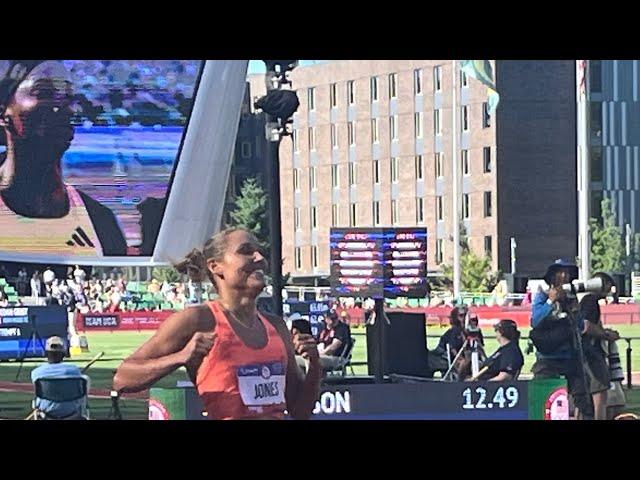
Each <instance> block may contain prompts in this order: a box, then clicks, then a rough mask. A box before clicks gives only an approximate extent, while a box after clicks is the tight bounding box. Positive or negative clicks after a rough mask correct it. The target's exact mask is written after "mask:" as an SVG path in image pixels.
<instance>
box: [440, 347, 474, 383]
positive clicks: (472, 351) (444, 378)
mask: <svg viewBox="0 0 640 480" xmlns="http://www.w3.org/2000/svg"><path fill="white" fill-rule="evenodd" d="M471 342H476V345H475V346H474V347H473V348H472V350H471V363H472V367H471V369H472V376H476V375H477V374H478V373H479V361H480V358H479V355H480V352H479V346H478V345H477V342H478V340H477V339H476V338H470V337H466V338H465V339H464V343H463V344H462V347H461V348H460V350H459V351H458V353H457V354H456V356H455V357H454V358H453V360H452V361H451V362H450V364H449V369H448V370H447V371H446V373H445V374H444V375H443V376H442V381H444V380H447V377H449V375H451V374H452V373H453V372H452V371H453V368H454V367H455V365H456V363H457V361H458V359H459V358H460V355H462V354H463V353H464V352H465V350H466V349H467V347H470V346H472V343H471ZM448 346H449V345H448V344H447V347H448ZM483 352H484V350H483ZM449 358H450V357H449V349H448V348H447V359H449ZM452 379H453V377H452Z"/></svg>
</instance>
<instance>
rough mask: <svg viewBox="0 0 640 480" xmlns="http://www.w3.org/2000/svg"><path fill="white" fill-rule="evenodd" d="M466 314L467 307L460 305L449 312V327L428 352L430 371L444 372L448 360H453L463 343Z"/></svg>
mask: <svg viewBox="0 0 640 480" xmlns="http://www.w3.org/2000/svg"><path fill="white" fill-rule="evenodd" d="M466 315H467V307H466V306H465V305H460V306H459V307H454V308H453V309H452V310H451V312H450V314H449V325H450V328H449V329H447V331H446V332H444V333H443V334H442V336H441V337H440V341H439V342H438V346H437V347H436V348H435V349H434V350H431V351H430V352H429V356H428V359H429V369H430V370H431V372H441V373H444V372H446V371H447V370H448V368H449V362H453V359H454V358H455V357H456V355H457V354H458V352H459V351H460V349H461V348H462V346H463V344H464V319H465V317H466ZM447 345H449V350H448V351H449V357H448V358H447Z"/></svg>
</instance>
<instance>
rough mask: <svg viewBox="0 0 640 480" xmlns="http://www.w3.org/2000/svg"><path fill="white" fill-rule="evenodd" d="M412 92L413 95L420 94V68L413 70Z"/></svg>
mask: <svg viewBox="0 0 640 480" xmlns="http://www.w3.org/2000/svg"><path fill="white" fill-rule="evenodd" d="M413 93H414V95H422V69H421V68H419V69H417V70H414V71H413Z"/></svg>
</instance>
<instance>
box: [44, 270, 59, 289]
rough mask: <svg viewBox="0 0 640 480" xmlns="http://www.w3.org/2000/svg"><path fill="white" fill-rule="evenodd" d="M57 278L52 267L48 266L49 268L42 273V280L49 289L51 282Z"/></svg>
mask: <svg viewBox="0 0 640 480" xmlns="http://www.w3.org/2000/svg"><path fill="white" fill-rule="evenodd" d="M55 278H56V274H55V273H53V270H51V267H47V269H46V270H45V271H44V273H43V274H42V281H43V282H44V286H45V288H47V290H49V289H50V287H51V284H52V283H53V281H54V280H55Z"/></svg>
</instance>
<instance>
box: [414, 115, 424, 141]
mask: <svg viewBox="0 0 640 480" xmlns="http://www.w3.org/2000/svg"><path fill="white" fill-rule="evenodd" d="M422 115H423V113H422V112H416V113H414V114H413V128H414V131H415V134H416V138H422Z"/></svg>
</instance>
